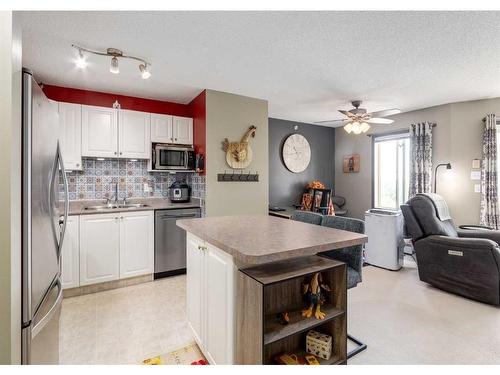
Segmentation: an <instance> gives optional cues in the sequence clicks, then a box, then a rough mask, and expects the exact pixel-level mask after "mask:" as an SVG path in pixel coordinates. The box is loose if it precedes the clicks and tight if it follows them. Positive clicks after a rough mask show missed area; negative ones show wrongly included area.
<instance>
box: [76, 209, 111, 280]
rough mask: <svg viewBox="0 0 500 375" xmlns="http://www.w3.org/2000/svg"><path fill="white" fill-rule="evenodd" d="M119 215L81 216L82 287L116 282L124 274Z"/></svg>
mask: <svg viewBox="0 0 500 375" xmlns="http://www.w3.org/2000/svg"><path fill="white" fill-rule="evenodd" d="M119 220H120V217H119V214H118V213H116V214H96V215H82V216H81V217H80V285H81V286H83V285H88V284H94V283H100V282H104V281H111V280H116V279H118V278H119V275H120V230H119V229H120V225H119Z"/></svg>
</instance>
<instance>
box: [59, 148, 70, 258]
mask: <svg viewBox="0 0 500 375" xmlns="http://www.w3.org/2000/svg"><path fill="white" fill-rule="evenodd" d="M57 160H58V162H59V166H60V168H61V172H62V176H63V184H64V219H63V223H62V225H63V227H62V228H61V236H60V238H59V253H58V259H59V266H61V256H62V246H63V241H64V235H65V233H66V227H67V225H68V216H69V187H68V178H67V177H66V169H64V161H63V158H62V154H61V147H60V146H59V141H57Z"/></svg>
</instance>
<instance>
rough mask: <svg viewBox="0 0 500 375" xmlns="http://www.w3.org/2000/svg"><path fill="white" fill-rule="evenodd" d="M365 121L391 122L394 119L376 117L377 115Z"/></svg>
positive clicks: (376, 122)
mask: <svg viewBox="0 0 500 375" xmlns="http://www.w3.org/2000/svg"><path fill="white" fill-rule="evenodd" d="M366 122H368V123H370V124H392V123H393V122H394V120H391V119H389V118H377V117H372V118H371V119H369V120H366Z"/></svg>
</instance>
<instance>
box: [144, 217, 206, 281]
mask: <svg viewBox="0 0 500 375" xmlns="http://www.w3.org/2000/svg"><path fill="white" fill-rule="evenodd" d="M197 217H200V209H199V208H186V209H175V210H159V211H156V212H155V267H154V277H155V279H157V278H160V277H165V276H171V275H175V274H180V273H185V272H186V232H185V231H184V230H183V229H181V228H179V227H178V226H177V225H176V221H177V220H181V219H193V218H197Z"/></svg>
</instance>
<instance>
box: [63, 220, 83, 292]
mask: <svg viewBox="0 0 500 375" xmlns="http://www.w3.org/2000/svg"><path fill="white" fill-rule="evenodd" d="M78 222H79V220H78V216H69V217H68V221H67V225H66V233H65V234H64V241H63V247H62V259H61V261H62V277H61V278H62V287H63V289H66V288H76V287H78V286H80V243H79V235H80V233H79V232H80V228H79V224H78Z"/></svg>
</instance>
